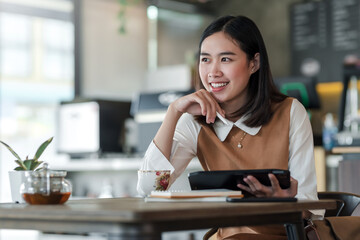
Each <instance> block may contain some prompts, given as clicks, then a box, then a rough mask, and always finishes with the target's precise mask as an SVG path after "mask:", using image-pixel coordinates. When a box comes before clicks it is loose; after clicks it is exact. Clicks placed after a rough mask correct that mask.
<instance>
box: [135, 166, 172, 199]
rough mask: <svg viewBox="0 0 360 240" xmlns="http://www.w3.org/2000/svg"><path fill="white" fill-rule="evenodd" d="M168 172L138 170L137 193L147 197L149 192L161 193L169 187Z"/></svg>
mask: <svg viewBox="0 0 360 240" xmlns="http://www.w3.org/2000/svg"><path fill="white" fill-rule="evenodd" d="M170 172H171V171H170V170H138V180H139V182H140V183H141V184H140V186H141V187H140V188H139V193H140V194H141V195H142V196H144V197H145V196H147V195H149V194H150V193H151V191H154V190H156V191H163V190H166V189H167V188H168V186H169V179H170Z"/></svg>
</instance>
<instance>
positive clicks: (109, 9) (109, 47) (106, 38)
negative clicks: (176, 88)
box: [81, 0, 147, 99]
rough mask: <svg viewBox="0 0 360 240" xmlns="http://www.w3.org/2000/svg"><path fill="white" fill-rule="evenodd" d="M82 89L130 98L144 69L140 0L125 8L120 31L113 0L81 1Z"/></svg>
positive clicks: (88, 93)
mask: <svg viewBox="0 0 360 240" xmlns="http://www.w3.org/2000/svg"><path fill="white" fill-rule="evenodd" d="M82 5H83V6H82V20H81V21H82V29H81V31H82V33H81V35H82V48H81V51H82V81H83V82H82V87H83V89H82V92H83V94H84V96H86V97H105V98H114V99H131V97H132V95H133V93H134V92H136V91H138V90H139V89H141V88H142V85H143V81H144V76H145V73H146V69H147V16H146V5H145V3H143V2H141V1H140V3H138V4H136V5H130V6H128V7H127V9H126V33H125V34H120V33H119V31H118V29H119V26H120V21H119V19H118V13H119V10H120V5H119V3H118V1H116V0H83V1H82Z"/></svg>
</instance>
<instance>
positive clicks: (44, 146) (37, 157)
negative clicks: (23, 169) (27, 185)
mask: <svg viewBox="0 0 360 240" xmlns="http://www.w3.org/2000/svg"><path fill="white" fill-rule="evenodd" d="M53 138H54V137H51V138H49V139H48V140H46V141H45V142H43V143H42V144H41V145H40V147H39V148H38V150H37V151H36V153H35V156H34V160H35V161H37V160H38V159H39V157H40V156H41V154H42V153H43V152H44V150H45V149H46V148H47V146H48V145H49V144H50V143H51V141H52V140H53Z"/></svg>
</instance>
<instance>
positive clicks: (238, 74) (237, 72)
mask: <svg viewBox="0 0 360 240" xmlns="http://www.w3.org/2000/svg"><path fill="white" fill-rule="evenodd" d="M227 75H228V76H229V77H230V78H233V79H242V80H246V79H249V78H250V75H251V72H250V70H249V68H247V67H237V68H233V69H232V70H231V71H228V72H227Z"/></svg>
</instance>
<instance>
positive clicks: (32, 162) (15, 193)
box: [0, 137, 53, 202]
mask: <svg viewBox="0 0 360 240" xmlns="http://www.w3.org/2000/svg"><path fill="white" fill-rule="evenodd" d="M52 140H53V137H51V138H49V139H48V140H46V141H45V142H43V143H42V144H41V145H40V147H39V148H38V149H37V151H36V153H35V155H34V157H33V158H32V159H29V157H28V156H26V158H25V159H24V160H23V159H21V158H20V156H19V155H18V154H17V153H16V152H15V151H14V150H13V149H12V148H11V147H10V146H9V145H8V144H6V143H4V142H3V141H0V143H2V144H3V145H4V146H5V147H6V148H7V149H8V150H9V151H10V152H11V153H12V154H13V155H14V156H15V158H16V159H15V163H16V164H17V167H15V169H14V171H10V172H9V177H10V186H11V196H12V199H13V201H14V202H24V201H23V199H22V198H21V196H20V186H21V183H22V182H23V179H24V177H25V172H26V171H38V170H40V169H41V164H42V163H43V161H39V158H40V156H41V154H42V153H43V152H44V151H45V149H46V148H47V146H48V145H49V144H50V143H51V141H52Z"/></svg>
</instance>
